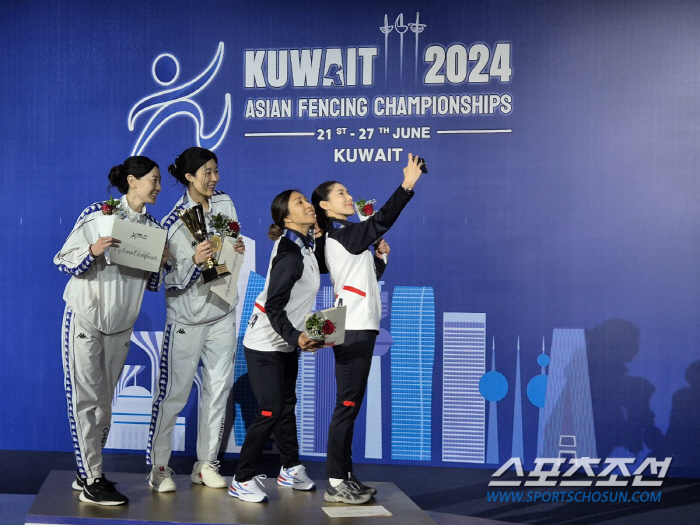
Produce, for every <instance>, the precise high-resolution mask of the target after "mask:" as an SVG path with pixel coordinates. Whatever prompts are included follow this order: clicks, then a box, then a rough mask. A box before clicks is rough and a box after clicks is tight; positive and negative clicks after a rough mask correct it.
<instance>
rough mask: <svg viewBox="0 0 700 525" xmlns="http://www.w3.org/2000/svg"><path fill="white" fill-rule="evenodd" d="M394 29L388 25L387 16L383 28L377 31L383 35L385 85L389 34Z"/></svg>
mask: <svg viewBox="0 0 700 525" xmlns="http://www.w3.org/2000/svg"><path fill="white" fill-rule="evenodd" d="M392 29H394V26H390V25H389V16H388V15H384V26H383V27H380V28H379V30H380V31H381V32H382V33H384V83H385V84H386V78H387V64H388V58H389V33H391V30H392Z"/></svg>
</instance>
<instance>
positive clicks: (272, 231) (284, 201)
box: [267, 190, 301, 241]
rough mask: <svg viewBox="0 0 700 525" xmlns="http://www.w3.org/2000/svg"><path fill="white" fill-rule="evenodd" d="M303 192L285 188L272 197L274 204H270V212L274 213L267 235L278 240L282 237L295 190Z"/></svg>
mask: <svg viewBox="0 0 700 525" xmlns="http://www.w3.org/2000/svg"><path fill="white" fill-rule="evenodd" d="M295 191H296V192H297V193H301V192H300V191H299V190H284V191H283V192H282V193H279V194H277V195H276V196H275V198H274V199H272V205H271V206H270V213H271V214H272V224H270V228H269V229H268V231H267V236H268V237H269V238H270V239H272V240H273V241H276V240H277V239H279V238H280V237H282V233H283V232H284V229H285V226H284V219H285V217H287V215H289V199H290V197H291V196H292V193H294V192H295Z"/></svg>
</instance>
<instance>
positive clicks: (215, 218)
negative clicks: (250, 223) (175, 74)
mask: <svg viewBox="0 0 700 525" xmlns="http://www.w3.org/2000/svg"><path fill="white" fill-rule="evenodd" d="M211 224H212V226H213V227H214V229H215V230H216V231H217V232H219V235H218V236H214V237H212V238H210V239H209V242H211V244H212V249H213V250H214V251H215V252H218V251H219V250H221V246H222V241H223V239H222V237H231V238H232V239H238V237H239V236H240V234H241V223H240V222H238V221H234V220H233V219H232V218H231V217H227V216H226V215H224V214H223V213H217V214H216V215H212V217H211Z"/></svg>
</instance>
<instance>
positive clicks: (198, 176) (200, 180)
mask: <svg viewBox="0 0 700 525" xmlns="http://www.w3.org/2000/svg"><path fill="white" fill-rule="evenodd" d="M185 178H186V179H187V181H188V182H189V186H188V189H189V192H190V195H192V198H193V199H194V200H195V201H196V202H202V201H206V200H209V198H210V197H211V196H212V195H214V192H215V191H216V185H217V184H218V182H219V166H218V164H217V163H216V161H215V160H214V159H210V160H209V161H208V162H207V163H206V164H203V165H202V166H201V167H200V168H199V169H198V170H197V172H196V173H195V174H194V175H192V174H191V173H186V174H185Z"/></svg>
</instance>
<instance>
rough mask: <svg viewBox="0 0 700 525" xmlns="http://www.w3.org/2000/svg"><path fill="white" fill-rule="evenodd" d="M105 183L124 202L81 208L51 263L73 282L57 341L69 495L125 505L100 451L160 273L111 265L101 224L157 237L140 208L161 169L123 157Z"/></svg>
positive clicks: (152, 195)
mask: <svg viewBox="0 0 700 525" xmlns="http://www.w3.org/2000/svg"><path fill="white" fill-rule="evenodd" d="M109 181H110V187H112V186H114V187H116V188H117V189H118V190H119V192H121V193H122V194H123V196H122V197H121V199H119V200H114V199H112V198H111V197H110V199H109V201H107V202H97V203H95V204H93V205H91V206H89V207H88V208H86V209H85V210H84V211H83V213H81V214H80V217H79V218H78V221H77V222H76V224H75V226H74V228H73V230H72V231H71V232H70V235H69V236H68V239H66V242H65V244H64V245H63V247H62V248H61V250H60V251H59V252H58V254H56V256H55V257H54V264H56V266H58V269H59V270H60V271H62V272H64V273H66V274H68V275H70V276H71V278H70V280H69V281H68V284H67V286H66V290H65V292H64V294H63V298H64V300H65V301H66V308H65V311H64V314H63V331H62V337H61V341H62V348H63V373H64V378H65V383H64V384H65V388H66V399H67V401H68V418H69V420H70V428H71V434H72V438H73V447H74V449H75V458H76V462H77V464H78V474H77V476H76V479H75V481H74V482H73V488H74V489H75V490H80V491H81V494H80V496H79V498H80V500H81V501H85V502H91V503H97V504H99V505H123V504H125V503H128V501H129V500H128V498H127V497H126V496H124V495H123V494H120V493H119V492H118V491H117V490H116V488H115V486H114V483H112V482H111V481H109V480H107V479H106V478H105V477H104V476H103V474H102V448H103V447H104V445H105V443H106V441H107V436H108V434H109V429H110V424H111V419H112V396H113V395H114V389H115V387H116V385H117V380H118V379H119V375H120V374H121V372H122V368H123V367H124V362H125V361H126V356H127V353H128V351H129V341H130V339H131V332H132V330H133V326H134V323H135V322H136V318H137V316H138V313H139V310H140V308H141V301H142V299H143V292H144V290H145V289H146V288H148V290H151V291H158V290H159V288H160V285H161V283H162V272H161V271H152V272H151V271H146V270H143V269H139V268H136V267H130V266H125V265H122V264H111V262H114V261H110V260H109V258H108V257H109V251H110V250H111V251H113V252H116V251H118V250H119V249H120V240H119V239H116V238H114V237H112V236H110V235H107V234H104V233H101V232H100V230H101V229H102V228H103V227H104V225H105V221H112V220H113V221H115V222H119V223H120V224H121V221H122V220H123V221H128V222H129V223H133V226H132V225H125V226H124V227H126V228H127V229H128V228H141V229H142V230H141V231H142V232H146V233H145V234H143V233H142V235H144V236H150V233H148V230H151V231H152V228H157V229H158V230H160V225H159V224H158V222H157V221H156V220H155V219H154V218H153V217H151V216H150V215H149V214H148V213H147V212H146V206H145V205H146V204H154V203H155V202H156V197H157V196H158V193H159V192H160V170H159V169H158V165H157V164H156V163H155V162H153V161H152V160H151V159H149V158H147V157H129V158H128V159H126V160H125V161H124V163H123V164H120V165H118V166H115V167H113V168H112V169H111V170H110V172H109ZM107 216H112V217H107ZM102 219H104V220H102ZM144 226H148V228H144ZM124 241H125V242H126V239H124ZM160 242H161V243H162V242H163V241H162V238H161V241H160ZM151 255H152V257H153V259H154V266H155V268H157V267H158V259H160V266H161V267H162V265H163V264H164V263H165V261H166V260H167V259H168V258H169V255H170V254H169V252H168V249H167V248H165V249H164V250H163V253H162V256H161V253H160V248H159V249H158V251H157V252H156V253H155V254H151Z"/></svg>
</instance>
